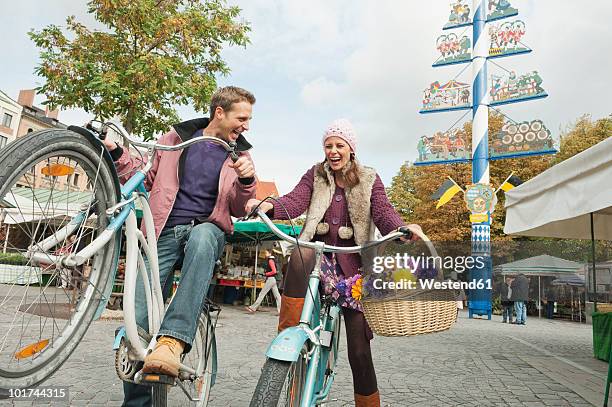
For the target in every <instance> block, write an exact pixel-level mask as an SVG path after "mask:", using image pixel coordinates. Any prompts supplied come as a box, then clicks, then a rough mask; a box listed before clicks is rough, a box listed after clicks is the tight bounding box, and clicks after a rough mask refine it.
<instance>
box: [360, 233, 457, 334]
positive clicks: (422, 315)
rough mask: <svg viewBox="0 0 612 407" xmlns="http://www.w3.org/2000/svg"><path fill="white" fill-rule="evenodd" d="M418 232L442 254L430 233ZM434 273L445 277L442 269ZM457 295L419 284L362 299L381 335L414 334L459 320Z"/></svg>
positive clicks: (374, 328) (432, 250) (370, 321)
mask: <svg viewBox="0 0 612 407" xmlns="http://www.w3.org/2000/svg"><path fill="white" fill-rule="evenodd" d="M417 234H418V235H419V237H420V238H421V239H422V240H423V242H424V243H425V244H426V245H427V247H428V249H429V251H430V254H431V256H432V257H434V258H435V257H438V255H437V252H436V250H435V248H434V247H433V244H431V242H430V241H429V239H428V238H427V236H425V235H424V234H422V233H418V232H417ZM364 260H365V259H364ZM368 277H369V278H375V277H376V276H375V275H373V274H370V275H369V276H367V277H365V278H366V279H367V278H368ZM431 277H433V279H434V280H443V279H444V276H443V273H442V270H441V269H439V270H436V271H435V276H431ZM370 283H371V281H370ZM366 284H367V283H366ZM416 286H417V287H418V286H419V285H418V284H416ZM456 299H457V294H456V293H455V291H453V290H446V289H444V290H442V289H427V288H425V289H421V288H416V289H409V290H391V291H390V292H388V293H385V294H384V295H380V296H379V297H378V298H377V296H375V295H371V296H364V297H363V298H362V300H361V303H362V306H363V312H364V315H365V318H366V320H367V321H368V324H369V325H370V328H371V329H372V331H373V332H374V333H376V334H377V335H381V336H412V335H420V334H426V333H431V332H439V331H444V330H447V329H449V328H450V327H451V325H452V324H453V323H454V322H455V321H456V320H457V301H456Z"/></svg>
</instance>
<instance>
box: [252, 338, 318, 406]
mask: <svg viewBox="0 0 612 407" xmlns="http://www.w3.org/2000/svg"><path fill="white" fill-rule="evenodd" d="M307 354H308V349H307V347H306V346H304V347H303V348H302V351H301V352H300V356H299V357H298V359H297V360H296V361H295V362H286V361H283V360H276V359H268V360H266V363H265V364H264V367H263V369H262V371H261V376H260V377H259V381H258V382H257V387H256V388H255V393H253V398H252V399H251V404H250V405H249V406H250V407H277V406H291V407H293V406H299V405H300V401H301V399H302V396H303V395H304V390H305V389H304V385H305V382H306V371H307V367H308V363H307V361H306V356H307Z"/></svg>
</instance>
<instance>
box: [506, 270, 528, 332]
mask: <svg viewBox="0 0 612 407" xmlns="http://www.w3.org/2000/svg"><path fill="white" fill-rule="evenodd" d="M510 288H511V289H512V293H511V294H510V299H511V300H512V301H514V311H515V312H516V324H517V325H525V324H526V323H527V301H528V300H529V280H528V279H527V277H525V275H524V274H523V273H520V274H519V275H518V276H516V278H515V279H514V280H513V281H512V283H511V284H510Z"/></svg>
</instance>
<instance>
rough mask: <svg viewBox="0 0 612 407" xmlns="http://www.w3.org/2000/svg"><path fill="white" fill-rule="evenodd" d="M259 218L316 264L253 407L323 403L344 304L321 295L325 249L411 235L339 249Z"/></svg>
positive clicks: (270, 355) (270, 354)
mask: <svg viewBox="0 0 612 407" xmlns="http://www.w3.org/2000/svg"><path fill="white" fill-rule="evenodd" d="M256 214H257V216H259V217H260V219H261V220H262V221H263V222H264V223H265V224H266V225H267V226H268V227H269V228H270V229H271V230H272V232H274V234H276V235H277V236H278V237H279V238H281V239H282V240H284V241H286V242H289V243H292V244H296V243H297V244H298V246H299V247H305V248H310V249H314V250H315V267H314V269H313V270H312V271H311V272H310V277H309V283H308V290H307V293H306V296H305V298H304V308H303V309H302V314H301V316H300V323H299V325H298V326H295V327H290V328H287V329H285V330H284V331H282V332H281V333H280V334H279V335H278V336H277V337H276V338H275V339H274V340H273V341H272V343H271V344H270V346H269V347H268V350H267V351H266V356H267V360H266V362H265V364H264V366H263V369H262V372H261V376H260V377H259V381H258V382H257V387H256V388H255V392H254V394H253V397H252V399H251V404H250V406H251V407H276V406H301V407H310V406H315V405H318V404H321V403H323V402H325V401H326V400H327V399H328V397H329V394H330V390H331V387H332V384H333V382H334V375H335V374H336V372H335V367H336V360H337V358H338V343H339V342H338V341H339V339H340V321H341V318H342V308H341V307H340V306H339V305H338V304H337V303H335V302H334V301H333V300H332V299H331V298H328V297H327V296H322V295H321V294H320V293H319V282H320V275H321V257H322V256H323V253H325V252H326V253H357V252H362V251H363V250H368V249H373V248H375V247H376V246H378V245H381V244H382V243H384V242H387V241H391V240H394V239H398V238H400V237H409V236H410V235H411V233H412V232H411V231H410V230H408V228H402V229H401V230H400V231H398V232H393V233H390V234H388V235H387V236H385V237H383V238H382V239H380V240H377V241H374V242H372V243H368V244H367V245H364V246H352V247H337V246H329V245H326V244H324V243H323V242H306V241H301V240H298V239H297V238H293V237H290V236H289V235H287V234H285V233H283V232H282V231H280V230H279V229H278V228H277V227H276V226H275V225H274V223H272V221H271V220H270V219H269V218H268V217H267V216H266V215H265V214H264V213H263V212H261V211H259V210H258V211H257V212H256Z"/></svg>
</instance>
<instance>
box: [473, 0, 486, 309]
mask: <svg viewBox="0 0 612 407" xmlns="http://www.w3.org/2000/svg"><path fill="white" fill-rule="evenodd" d="M487 3H488V1H487V0H473V3H472V6H473V10H474V18H473V21H472V22H473V24H472V28H473V36H472V43H473V49H472V58H473V60H472V101H473V103H472V183H474V184H477V183H479V184H487V185H488V184H489V142H488V141H489V89H488V84H489V80H488V75H487V57H488V56H489V48H490V43H491V37H490V35H489V32H488V27H487V24H486V20H487ZM490 240H491V225H490V222H489V221H487V222H484V223H472V256H483V257H484V258H485V259H486V261H485V267H483V268H474V269H472V271H471V276H470V279H471V280H474V279H477V280H480V279H483V280H486V279H487V278H492V275H491V261H490V259H491V257H490V254H491V251H490ZM491 311H492V310H491V291H490V290H487V289H483V290H481V289H477V290H474V291H473V292H471V293H470V301H469V316H470V318H471V317H472V315H473V314H477V315H487V316H488V317H489V319H490V318H491Z"/></svg>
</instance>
